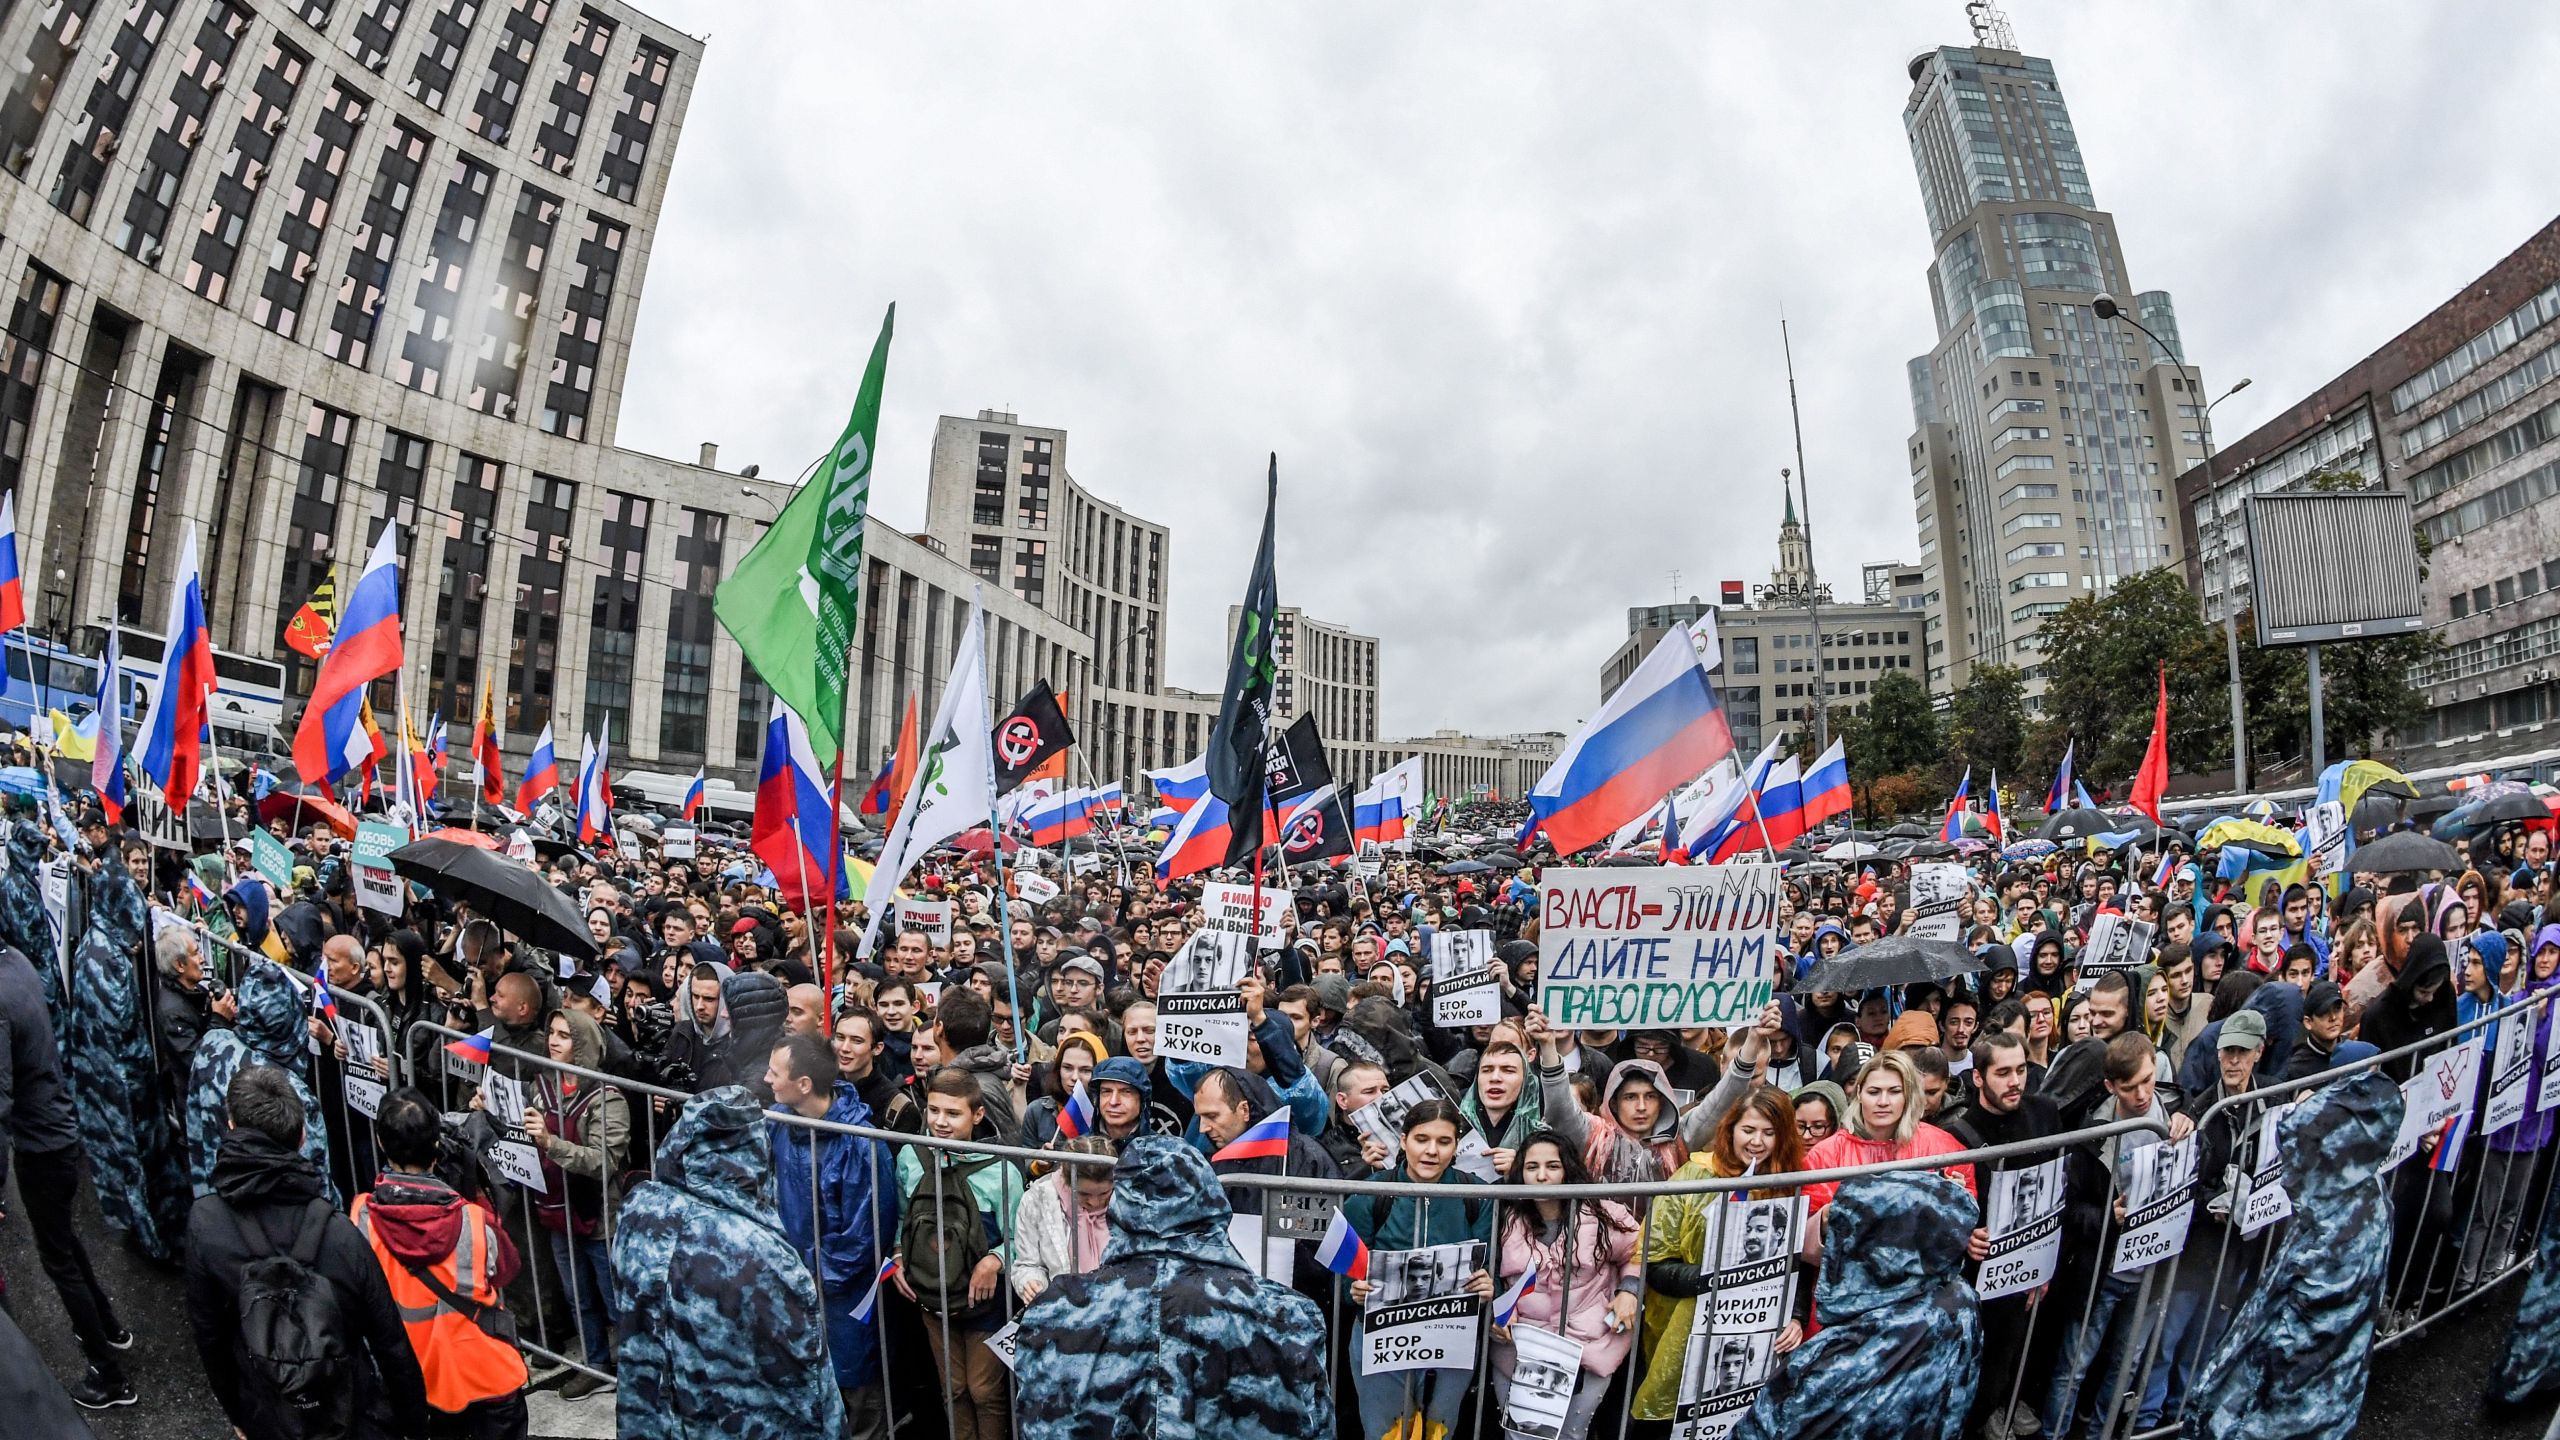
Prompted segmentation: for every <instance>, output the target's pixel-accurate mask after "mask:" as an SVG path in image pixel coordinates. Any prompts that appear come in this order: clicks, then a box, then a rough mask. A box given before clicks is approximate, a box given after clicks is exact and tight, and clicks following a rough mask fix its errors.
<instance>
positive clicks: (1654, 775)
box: [1529, 629, 1733, 855]
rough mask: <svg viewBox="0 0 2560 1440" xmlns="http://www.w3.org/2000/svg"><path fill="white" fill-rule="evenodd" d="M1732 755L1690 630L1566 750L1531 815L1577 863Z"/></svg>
mask: <svg viewBox="0 0 2560 1440" xmlns="http://www.w3.org/2000/svg"><path fill="white" fill-rule="evenodd" d="M1732 750H1733V732H1732V731H1731V730H1730V729H1729V728H1727V726H1726V724H1725V718H1724V711H1723V709H1722V708H1721V707H1720V706H1718V705H1717V703H1716V694H1715V689H1714V687H1712V686H1711V685H1709V684H1708V683H1707V672H1706V671H1705V670H1703V669H1700V668H1699V666H1698V650H1697V646H1696V644H1695V643H1694V642H1693V641H1692V640H1691V639H1690V636H1689V634H1688V632H1687V630H1685V629H1679V630H1674V631H1673V632H1672V633H1671V634H1668V635H1665V636H1663V637H1662V641H1661V643H1659V644H1657V645H1655V646H1654V647H1653V653H1652V654H1651V655H1648V656H1647V657H1645V662H1644V663H1643V664H1642V665H1640V666H1638V667H1636V672H1635V674H1634V675H1632V676H1630V677H1628V679H1627V682H1626V683H1625V684H1624V685H1621V686H1619V687H1618V690H1617V693H1615V694H1613V695H1611V696H1610V697H1609V699H1608V701H1607V702H1606V703H1604V704H1603V705H1602V706H1601V707H1600V710H1599V713H1598V714H1595V715H1593V716H1592V717H1591V719H1590V720H1589V721H1587V722H1586V723H1585V724H1584V725H1583V727H1582V729H1581V731H1580V732H1579V733H1577V734H1576V735H1575V736H1574V737H1573V739H1572V740H1571V741H1570V742H1568V743H1567V744H1566V746H1565V748H1564V753H1563V754H1562V755H1559V756H1558V757H1556V762H1555V763H1554V764H1553V765H1551V766H1549V767H1548V768H1547V773H1546V774H1545V775H1543V776H1541V777H1539V780H1538V783H1537V785H1536V787H1535V788H1533V789H1532V790H1531V791H1530V792H1529V805H1530V808H1531V809H1532V810H1533V811H1534V812H1535V813H1536V814H1537V817H1538V822H1539V825H1540V828H1542V829H1544V830H1545V831H1546V832H1547V838H1548V840H1550V841H1551V842H1553V843H1554V845H1555V847H1556V853H1557V854H1558V855H1572V854H1575V853H1577V852H1579V851H1582V850H1585V849H1588V848H1589V847H1591V846H1592V845H1594V844H1597V843H1598V842H1600V841H1602V840H1605V839H1607V838H1609V836H1610V834H1611V833H1612V832H1614V831H1615V830H1617V828H1618V827H1619V826H1621V825H1624V824H1626V823H1627V822H1628V821H1629V820H1632V819H1634V818H1636V817H1637V816H1639V815H1642V814H1643V813H1644V812H1646V811H1647V810H1650V809H1652V808H1653V806H1654V805H1655V803H1656V802H1658V801H1659V800H1660V799H1661V798H1662V797H1663V796H1665V795H1668V794H1670V793H1671V791H1672V790H1673V788H1674V787H1676V786H1679V785H1680V784H1682V783H1684V781H1685V778H1686V777H1688V776H1692V775H1696V774H1698V773H1699V772H1700V771H1703V770H1705V769H1706V768H1707V767H1708V766H1710V765H1713V764H1714V763H1716V762H1717V761H1718V760H1721V759H1723V758H1724V757H1725V756H1726V755H1727V754H1730V753H1731V752H1732Z"/></svg>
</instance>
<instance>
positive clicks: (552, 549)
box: [507, 475, 578, 735]
mask: <svg viewBox="0 0 2560 1440" xmlns="http://www.w3.org/2000/svg"><path fill="white" fill-rule="evenodd" d="M577 508H578V487H577V486H575V485H573V484H571V483H569V482H568V481H566V480H562V479H558V478H556V477H554V476H550V475H536V476H534V477H533V493H532V495H530V496H529V497H527V500H526V504H525V522H524V524H525V551H524V558H523V559H522V560H521V561H520V562H518V564H517V566H516V616H515V620H516V623H515V635H514V638H513V639H512V640H511V641H510V643H509V645H508V649H507V728H508V729H509V730H512V731H514V732H516V733H517V734H520V735H530V734H532V733H534V732H535V731H537V730H540V729H541V728H542V727H543V726H544V725H546V724H548V723H549V722H550V720H551V695H552V677H553V676H554V675H556V674H557V673H558V672H559V669H560V595H561V590H562V587H563V586H564V585H565V584H566V582H567V579H568V573H567V572H568V562H569V518H570V516H571V515H572V514H574V513H575V512H576V510H577Z"/></svg>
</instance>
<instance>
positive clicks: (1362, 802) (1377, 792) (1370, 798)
mask: <svg viewBox="0 0 2560 1440" xmlns="http://www.w3.org/2000/svg"><path fill="white" fill-rule="evenodd" d="M1532 823H1533V824H1534V823H1535V822H1534V821H1533V822H1532ZM1386 831H1387V795H1386V792H1385V791H1383V790H1381V789H1379V788H1378V787H1377V786H1374V785H1372V786H1370V787H1369V788H1368V789H1366V790H1363V791H1361V792H1360V793H1358V794H1356V795H1354V796H1352V797H1351V838H1352V839H1353V840H1354V841H1360V840H1381V841H1383V840H1385V839H1386V838H1387V833H1386Z"/></svg>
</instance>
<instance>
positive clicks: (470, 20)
mask: <svg viewBox="0 0 2560 1440" xmlns="http://www.w3.org/2000/svg"><path fill="white" fill-rule="evenodd" d="M479 20H480V0H444V4H442V5H440V6H438V7H436V13H435V18H433V19H431V20H429V21H428V22H427V43H426V44H424V45H422V46H420V47H418V63H417V65H416V66H415V67H413V68H412V69H411V70H410V71H409V87H408V88H409V94H410V95H411V96H412V97H413V98H415V99H416V100H417V101H418V103H420V104H422V105H424V106H426V107H427V108H428V109H430V110H433V111H435V112H436V113H438V114H442V113H444V98H445V96H446V95H447V94H449V93H451V92H452V90H453V72H454V70H455V69H456V68H457V67H459V66H460V65H461V64H462V47H463V46H465V45H468V44H470V43H471V27H472V26H473V25H476V24H478V23H479Z"/></svg>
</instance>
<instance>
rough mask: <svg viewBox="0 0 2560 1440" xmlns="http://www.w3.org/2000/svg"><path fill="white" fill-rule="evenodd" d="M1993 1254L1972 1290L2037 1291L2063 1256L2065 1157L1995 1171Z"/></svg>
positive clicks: (1993, 1295)
mask: <svg viewBox="0 0 2560 1440" xmlns="http://www.w3.org/2000/svg"><path fill="white" fill-rule="evenodd" d="M1985 1218H1986V1223H1985V1227H1984V1228H1986V1229H1988V1230H1989V1231H1990V1232H1991V1253H1990V1254H1989V1255H1986V1256H1984V1257H1983V1261H1982V1274H1981V1276H1980V1278H1979V1279H1977V1280H1975V1282H1974V1287H1973V1288H1974V1293H1975V1294H1977V1295H1979V1296H1981V1297H1982V1298H1983V1299H1985V1300H1997V1299H1999V1298H2000V1297H2001V1296H2003V1295H2015V1294H2017V1293H2019V1292H2020V1291H2024V1290H2033V1289H2035V1288H2036V1287H2037V1286H2039V1285H2042V1284H2045V1283H2046V1282H2048V1281H2050V1280H2052V1279H2053V1271H2054V1267H2055V1266H2056V1265H2058V1264H2060V1263H2061V1261H2062V1162H2061V1161H2060V1160H2059V1159H2054V1160H2047V1161H2045V1162H2044V1163H2043V1164H2041V1165H2027V1166H2022V1167H2020V1168H2018V1169H2015V1170H1994V1171H1992V1172H1991V1204H1990V1214H1989V1215H1988V1216H1987V1217H1985Z"/></svg>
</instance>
